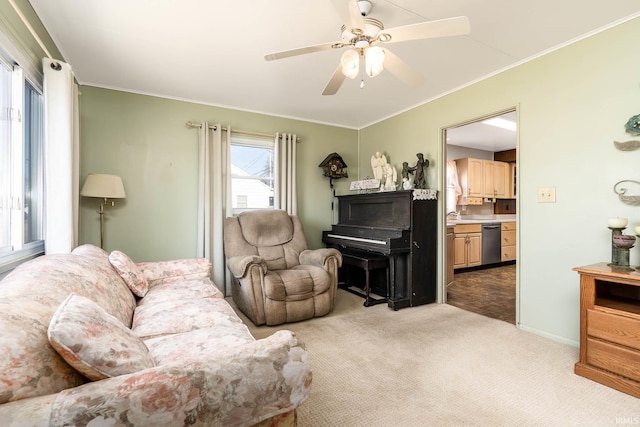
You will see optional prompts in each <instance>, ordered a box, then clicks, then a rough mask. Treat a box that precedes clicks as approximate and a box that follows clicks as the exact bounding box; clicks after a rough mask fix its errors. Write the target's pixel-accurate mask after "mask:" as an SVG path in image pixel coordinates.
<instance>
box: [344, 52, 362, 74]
mask: <svg viewBox="0 0 640 427" xmlns="http://www.w3.org/2000/svg"><path fill="white" fill-rule="evenodd" d="M340 65H342V74H344V75H345V77H348V78H350V79H353V78H355V77H356V76H357V75H358V70H359V69H360V55H359V54H358V52H356V51H355V50H353V49H349V50H345V51H344V53H343V54H342V57H341V58H340Z"/></svg>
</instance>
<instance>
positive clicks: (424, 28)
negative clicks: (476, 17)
mask: <svg viewBox="0 0 640 427" xmlns="http://www.w3.org/2000/svg"><path fill="white" fill-rule="evenodd" d="M470 28H471V27H470V24H469V18H467V17H466V16H457V17H454V18H447V19H439V20H437V21H427V22H420V23H418V24H412V25H404V26H402V27H395V28H389V29H385V30H383V31H381V34H388V35H389V36H391V40H389V41H386V43H397V42H405V41H409V40H419V39H431V38H436V37H449V36H463V35H465V34H469V31H470ZM381 40H382V41H384V36H382V37H381Z"/></svg>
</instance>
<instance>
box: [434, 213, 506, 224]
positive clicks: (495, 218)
mask: <svg viewBox="0 0 640 427" xmlns="http://www.w3.org/2000/svg"><path fill="white" fill-rule="evenodd" d="M498 222H500V223H501V222H516V216H515V215H470V216H467V217H465V216H463V217H462V218H461V219H447V226H450V225H456V224H491V223H498Z"/></svg>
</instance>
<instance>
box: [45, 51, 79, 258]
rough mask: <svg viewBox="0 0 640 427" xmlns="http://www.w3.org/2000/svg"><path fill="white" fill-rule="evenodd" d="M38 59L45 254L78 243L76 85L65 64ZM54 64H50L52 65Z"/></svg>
mask: <svg viewBox="0 0 640 427" xmlns="http://www.w3.org/2000/svg"><path fill="white" fill-rule="evenodd" d="M55 64H59V65H60V69H56V67H52V61H51V60H50V59H48V58H44V59H43V60H42V68H43V71H44V98H45V132H44V135H45V141H44V147H45V148H44V155H45V161H44V170H45V172H44V182H45V227H44V234H45V238H44V239H45V253H47V254H54V253H69V252H71V250H72V249H73V248H74V247H75V246H76V245H77V242H78V240H77V239H78V237H77V236H78V199H79V185H80V178H79V174H80V173H79V152H80V137H79V124H78V123H79V122H78V87H77V85H76V84H75V83H74V75H73V71H72V69H71V66H70V65H69V64H65V63H64V62H60V61H56V62H55ZM55 64H54V65H55Z"/></svg>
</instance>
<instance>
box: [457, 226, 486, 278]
mask: <svg viewBox="0 0 640 427" xmlns="http://www.w3.org/2000/svg"><path fill="white" fill-rule="evenodd" d="M453 246H454V261H453V268H454V269H455V268H465V267H475V266H477V265H480V264H482V226H481V225H480V224H458V225H456V227H455V229H454V237H453Z"/></svg>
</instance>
